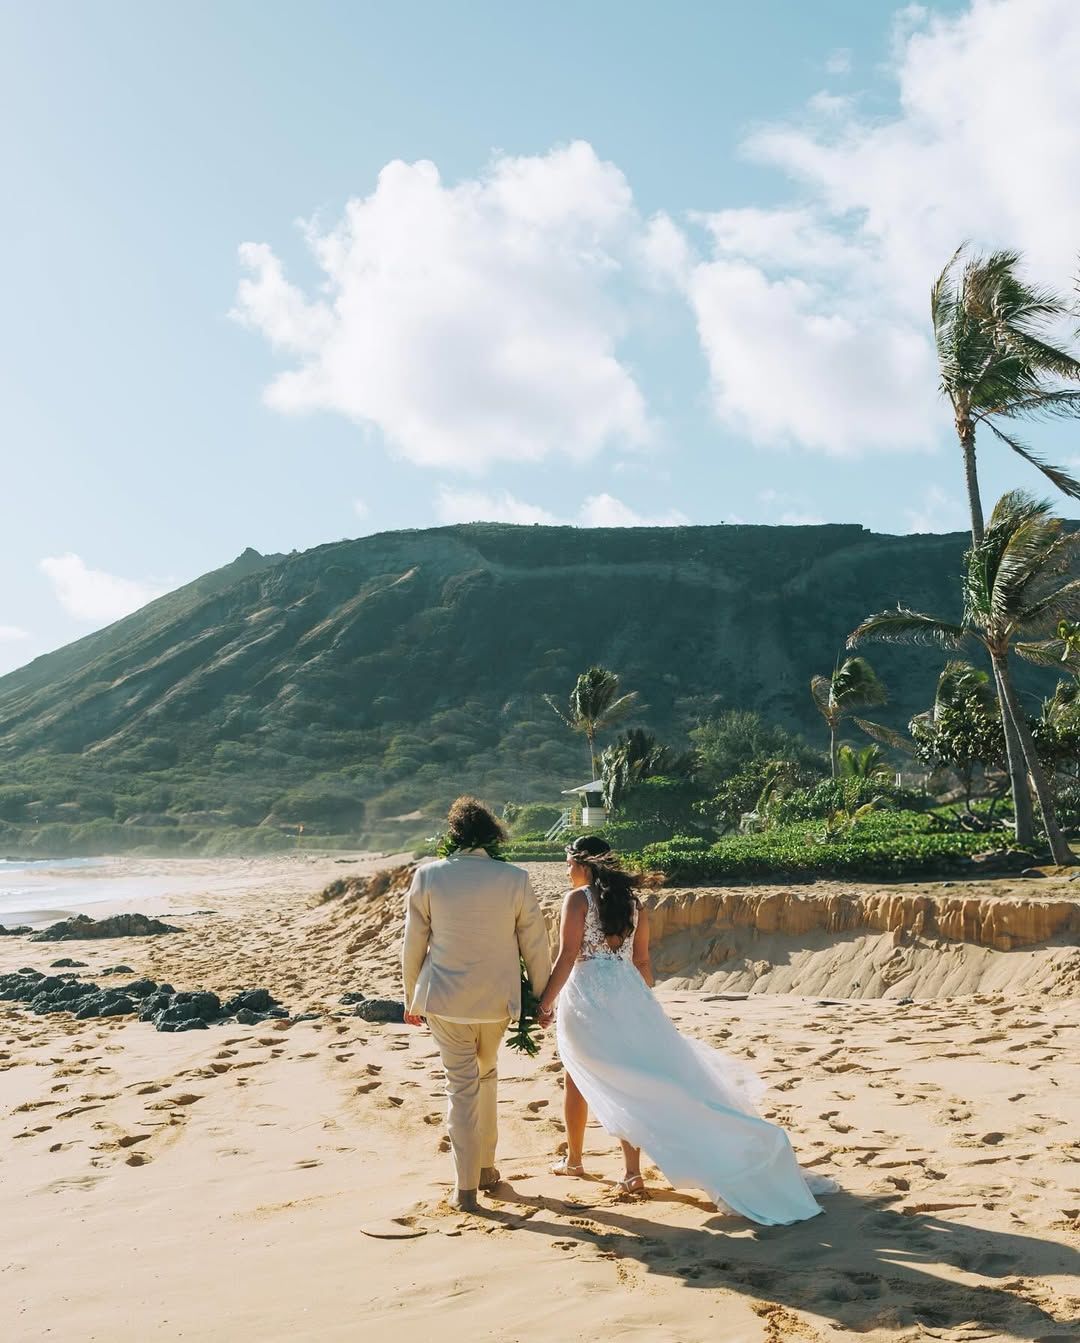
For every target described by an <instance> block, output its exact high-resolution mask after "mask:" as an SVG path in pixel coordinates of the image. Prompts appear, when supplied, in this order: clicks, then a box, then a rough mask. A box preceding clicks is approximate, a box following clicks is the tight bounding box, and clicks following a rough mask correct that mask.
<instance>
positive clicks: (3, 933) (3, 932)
mask: <svg viewBox="0 0 1080 1343" xmlns="http://www.w3.org/2000/svg"><path fill="white" fill-rule="evenodd" d="M29 931H30V925H29V924H26V923H20V924H19V925H18V927H17V928H5V927H4V925H3V924H2V923H0V937H22V935H23V934H24V933H28V932H29Z"/></svg>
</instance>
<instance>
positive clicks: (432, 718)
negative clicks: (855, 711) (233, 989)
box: [0, 524, 1054, 855]
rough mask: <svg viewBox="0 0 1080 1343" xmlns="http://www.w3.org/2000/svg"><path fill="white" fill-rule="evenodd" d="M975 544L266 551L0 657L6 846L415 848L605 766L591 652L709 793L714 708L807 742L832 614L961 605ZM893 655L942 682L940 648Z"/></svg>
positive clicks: (657, 541)
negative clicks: (51, 643)
mask: <svg viewBox="0 0 1080 1343" xmlns="http://www.w3.org/2000/svg"><path fill="white" fill-rule="evenodd" d="M962 552H963V540H962V538H958V537H955V536H954V537H929V536H913V537H885V536H873V535H871V534H870V533H869V532H867V531H865V530H864V529H863V528H861V527H858V526H821V527H790V528H784V529H783V530H782V532H779V533H778V532H777V531H776V530H775V529H772V528H768V527H745V526H738V527H734V526H732V527H681V528H655V529H653V528H650V529H642V530H633V531H628V530H624V529H603V530H596V531H588V532H580V531H576V530H573V529H569V528H551V527H512V526H504V525H497V524H492V525H475V526H463V527H449V528H441V529H435V530H431V531H425V532H403V533H392V534H387V535H384V536H373V537H365V538H362V539H361V540H357V541H348V542H341V543H338V544H335V545H328V546H322V547H319V548H317V549H316V550H311V551H306V552H304V553H302V554H295V555H289V556H271V557H266V558H264V557H262V556H258V555H256V554H255V553H254V552H246V553H245V555H244V556H241V558H240V559H239V560H237V561H236V562H234V564H232V565H229V566H226V567H225V568H224V569H222V570H218V571H216V572H215V573H213V574H208V575H206V576H205V577H204V578H202V579H200V580H198V581H197V582H196V583H193V584H189V585H188V586H187V587H185V588H181V589H179V590H178V591H177V592H174V593H170V594H169V595H168V596H166V597H162V598H160V599H159V600H158V601H155V602H152V603H150V605H148V606H146V607H144V608H143V609H142V610H140V611H138V612H136V613H135V614H134V615H131V616H128V617H127V618H125V619H124V620H122V621H120V622H118V623H117V624H115V625H113V626H110V627H109V628H108V629H105V630H102V631H100V632H98V633H95V634H93V635H90V636H88V637H87V638H85V639H82V640H80V641H79V642H78V643H76V644H72V645H70V646H69V647H67V648H63V649H60V650H59V651H57V652H55V653H51V654H48V655H47V656H45V657H42V658H38V659H37V660H36V661H34V662H33V663H31V664H29V665H28V666H27V667H24V668H22V669H20V670H19V671H17V672H14V673H11V674H10V675H8V676H5V677H2V678H0V853H8V854H20V853H35V854H57V855H61V854H69V853H78V852H95V853H96V852H103V851H117V850H137V851H140V852H167V851H180V852H184V853H193V852H199V851H204V852H205V851H244V850H246V851H251V852H262V851H265V850H276V849H281V848H285V849H287V848H289V847H290V846H292V845H295V844H296V842H297V831H298V828H299V826H300V825H303V826H304V834H303V839H302V840H301V843H302V845H303V846H322V845H327V846H330V845H337V844H339V843H340V842H342V840H343V839H344V840H345V841H347V842H348V843H350V844H361V845H364V846H366V847H374V848H380V849H386V850H398V849H403V848H408V847H410V846H411V845H412V844H414V843H417V842H419V841H422V840H423V838H424V837H425V836H427V835H430V834H432V833H433V832H434V830H435V829H436V828H437V826H438V822H439V819H440V816H441V815H443V814H445V808H446V806H447V804H448V803H449V801H450V800H451V799H452V798H453V797H454V796H455V795H456V794H457V793H459V792H462V791H469V792H473V793H475V794H477V795H478V796H481V797H484V798H486V799H488V800H489V801H490V802H492V803H493V804H494V805H495V806H496V807H499V806H501V805H502V804H503V803H504V802H505V801H507V800H511V801H513V802H514V803H517V804H519V805H528V804H533V803H537V804H540V803H542V804H544V805H545V806H548V807H551V806H553V805H557V804H559V803H560V802H561V801H562V799H561V793H562V790H563V789H564V788H567V787H569V786H571V785H573V784H577V783H580V782H583V779H582V774H583V763H584V762H583V761H582V760H581V758H580V755H579V748H578V745H577V743H576V741H575V737H574V735H572V734H571V733H570V732H566V731H564V730H560V728H559V726H558V723H557V722H556V720H555V719H554V717H553V715H552V712H551V709H550V708H549V707H548V705H547V703H546V702H545V700H544V695H545V694H546V693H551V692H552V691H553V690H555V689H557V688H558V687H559V686H560V685H570V686H572V685H573V684H574V682H575V678H576V676H577V674H578V671H579V669H580V668H581V667H584V666H589V665H590V664H593V663H597V664H599V665H601V666H610V667H617V668H618V673H619V676H620V678H621V681H622V684H623V685H624V686H625V685H629V686H632V687H634V689H635V690H636V691H638V692H639V693H640V700H639V701H637V704H638V708H637V709H636V710H635V712H639V713H641V714H642V719H643V721H642V724H641V725H642V726H647V727H648V729H649V730H650V732H651V733H654V734H655V735H656V738H657V739H658V740H660V741H663V742H667V743H671V745H672V750H673V752H674V753H675V754H676V755H677V756H678V755H685V754H686V751H687V746H688V745H691V746H693V747H694V748H695V749H696V750H697V751H698V752H699V753H700V758H701V769H702V774H701V785H702V790H703V794H704V795H705V796H708V795H709V791H710V790H711V789H713V788H714V785H715V786H718V784H719V780H720V777H721V774H722V769H723V762H722V760H721V759H720V755H719V753H720V752H721V751H722V750H724V749H727V747H726V746H725V743H727V746H730V744H731V739H732V736H733V734H732V732H731V730H730V726H731V725H730V723H726V724H723V725H721V727H720V728H716V727H715V724H716V722H717V721H718V720H720V719H722V718H723V717H724V716H725V715H727V714H730V713H732V712H741V711H746V712H755V711H756V712H757V713H758V714H759V716H760V722H759V725H758V728H757V731H758V732H759V735H760V734H764V735H768V736H771V737H772V738H773V739H774V740H775V742H776V743H777V747H776V753H777V754H783V753H784V751H783V750H782V749H781V747H780V745H779V743H781V742H783V741H786V740H788V739H795V738H797V737H798V736H799V734H800V732H806V731H808V730H810V729H811V727H812V725H813V721H814V718H815V717H816V715H815V713H814V709H813V706H812V704H811V703H810V701H809V697H807V696H805V695H803V694H800V693H799V689H798V687H799V686H800V685H805V684H806V682H807V681H808V680H809V678H810V675H811V673H812V671H813V670H814V668H815V666H820V665H821V664H822V662H823V661H825V660H829V661H831V659H832V655H833V652H832V650H833V647H834V643H833V639H834V635H835V632H836V631H837V630H843V629H847V628H851V627H852V626H853V625H854V624H855V623H856V621H857V620H858V618H859V617H860V616H861V615H862V614H863V613H864V612H865V611H866V610H869V609H872V607H873V606H875V605H880V604H882V603H883V602H884V603H887V602H888V601H890V600H893V599H895V598H896V597H897V596H899V595H900V594H899V593H898V592H897V591H896V590H895V589H894V588H893V586H892V583H893V577H894V575H896V574H898V573H902V574H904V575H905V576H912V578H913V581H914V582H915V583H916V584H917V590H919V591H921V592H924V593H925V594H927V595H926V600H927V602H930V601H937V602H940V603H941V604H942V605H943V606H945V607H947V606H948V603H949V600H950V597H951V596H952V593H953V583H952V581H951V580H950V578H949V574H950V572H958V570H959V565H960V559H961V555H962ZM808 585H809V587H808ZM578 589H587V590H595V591H598V592H599V593H600V594H601V598H602V605H603V612H604V618H603V619H602V620H599V621H594V622H591V623H590V624H589V625H588V627H587V628H582V627H581V625H580V622H575V621H574V620H572V619H568V617H567V612H568V610H569V609H571V608H572V603H570V604H569V605H568V602H567V594H568V593H572V592H574V591H576V590H578ZM809 594H814V595H813V596H812V597H811V596H810V595H809ZM818 594H824V595H818ZM766 664H767V671H766V670H765V667H766ZM880 671H881V673H882V675H883V676H884V677H885V678H886V679H887V680H888V683H889V685H890V687H891V688H892V690H893V693H894V697H895V698H896V700H897V701H900V702H902V703H907V704H916V705H918V704H925V703H926V702H927V701H928V697H929V692H930V689H931V687H932V684H933V675H934V671H933V669H928V668H927V667H926V666H925V665H924V663H923V661H922V660H921V658H920V657H919V656H918V655H917V654H916V653H914V652H912V651H911V650H908V649H898V650H895V651H894V650H887V651H886V653H885V655H884V656H883V657H882V658H881V660H880ZM1034 676H1035V678H1039V677H1044V678H1045V680H1039V679H1034V680H1032V681H1031V682H1030V683H1029V688H1037V689H1039V690H1041V691H1042V693H1043V694H1044V695H1049V694H1050V693H1051V691H1052V688H1053V679H1054V678H1053V677H1051V676H1048V675H1047V674H1046V673H1040V672H1038V671H1036V672H1035V673H1034ZM615 698H616V700H617V699H619V698H622V692H621V691H620V693H619V694H618V695H617V696H616V697H615ZM641 701H646V702H647V704H648V710H647V711H645V710H642V709H641V708H640V703H641ZM899 712H901V711H898V713H899ZM886 722H887V723H891V722H892V720H891V719H889V718H888V716H887V715H886ZM637 725H638V724H634V723H632V722H631V721H630V720H627V722H626V723H625V724H624V726H625V727H627V728H629V727H631V726H637ZM895 726H896V728H897V730H899V729H900V728H902V726H903V719H902V717H898V718H897V719H896V722H895ZM690 733H693V734H694V740H693V741H692V742H688V734H690ZM735 735H737V734H735ZM599 744H603V736H602V735H601V739H600V743H599ZM801 749H803V750H804V751H806V752H807V753H808V754H809V755H817V757H818V759H819V760H820V753H815V752H812V751H810V749H809V748H808V747H806V746H805V743H804V745H803V747H802V748H801ZM664 768H665V769H667V768H668V766H666V765H665V766H664ZM665 777H674V776H672V775H670V774H667V775H665ZM691 820H692V821H693V823H695V824H698V825H700V826H703V827H705V826H707V825H708V823H709V822H708V818H707V817H704V816H700V815H697V814H696V813H695V814H693V815H692V817H691ZM95 823H97V824H95ZM88 826H95V828H94V829H92V830H88V829H87V828H86V827H88ZM106 826H107V827H109V828H106Z"/></svg>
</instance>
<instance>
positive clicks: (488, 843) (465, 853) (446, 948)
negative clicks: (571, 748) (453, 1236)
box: [401, 797, 551, 1212]
mask: <svg viewBox="0 0 1080 1343" xmlns="http://www.w3.org/2000/svg"><path fill="white" fill-rule="evenodd" d="M447 835H448V839H449V842H450V846H451V848H452V850H453V852H452V853H451V855H450V857H448V858H443V859H441V860H439V861H438V862H434V863H428V864H426V865H425V866H423V867H419V868H417V870H416V874H415V875H414V877H413V882H412V886H411V887H410V888H409V894H408V896H407V897H406V906H405V936H404V940H403V943H402V949H401V968H402V973H403V977H404V981H405V998H404V1002H405V1020H406V1021H407V1022H408V1023H409V1024H410V1025H411V1026H419V1025H421V1024H422V1022H423V1021H424V1019H426V1020H427V1023H428V1025H429V1026H430V1028H431V1033H432V1035H434V1037H435V1041H436V1043H437V1044H438V1046H439V1052H440V1053H441V1054H442V1061H443V1067H444V1068H445V1070H446V1095H447V1125H448V1127H449V1129H450V1143H451V1146H452V1148H453V1152H454V1165H455V1168H456V1172H457V1187H456V1189H455V1192H454V1199H453V1202H454V1204H455V1206H456V1207H458V1208H461V1209H462V1211H465V1212H472V1211H475V1209H476V1207H477V1190H478V1189H491V1188H493V1187H494V1186H495V1185H497V1184H498V1183H499V1178H500V1177H499V1172H498V1170H496V1169H495V1144H496V1141H497V1137H498V1133H497V1121H496V1089H497V1086H498V1075H497V1072H496V1066H495V1061H496V1056H497V1055H498V1052H499V1044H500V1043H501V1041H502V1038H503V1035H504V1034H505V1032H506V1028H507V1026H508V1025H509V1024H510V1020H511V1018H512V1017H516V1016H518V1015H519V1013H520V1011H521V972H520V966H519V964H518V955H519V953H520V955H521V956H522V957H523V958H524V960H525V966H526V969H527V970H528V972H529V979H530V981H531V983H532V986H533V989H534V991H535V992H536V993H537V994H540V993H543V991H544V989H545V988H546V986H547V982H548V978H549V976H550V974H551V951H550V947H549V943H548V933H547V926H546V924H545V923H544V916H543V915H542V914H541V912H540V905H539V903H538V902H537V899H536V895H535V893H534V892H533V889H532V886H531V884H530V882H529V874H528V873H527V872H525V871H524V870H523V869H522V868H520V867H513V866H512V865H511V864H510V863H503V862H498V861H495V860H493V859H492V858H491V856H490V853H489V852H488V850H489V849H490V848H493V847H494V846H495V845H496V844H497V843H498V842H499V840H501V839H502V837H503V832H502V827H501V826H500V825H499V822H498V821H497V820H496V819H495V817H494V816H493V815H492V814H491V812H490V811H488V809H487V808H486V807H485V806H484V805H483V804H482V803H481V802H478V801H477V800H476V798H473V797H459V798H458V800H457V801H456V802H455V803H454V805H453V806H452V807H451V808H450V814H449V816H448V817H447Z"/></svg>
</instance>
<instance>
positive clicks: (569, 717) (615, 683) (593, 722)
mask: <svg viewBox="0 0 1080 1343" xmlns="http://www.w3.org/2000/svg"><path fill="white" fill-rule="evenodd" d="M544 699H545V701H546V702H547V704H548V707H549V708H551V709H553V710H554V711H555V713H556V714H558V716H559V717H560V718H561V719H562V721H563V722H564V723H565V724H566V726H567V727H568V728H569V729H570V730H571V732H580V733H581V734H582V735H583V736H584V738H585V740H586V741H587V742H588V743H589V770H590V774H589V779H588V782H590V783H591V782H592V781H593V779H595V778H596V777H597V775H598V771H599V768H600V766H599V763H598V762H597V757H596V738H597V735H598V734H599V733H601V732H606V731H607V730H608V729H610V728H613V727H617V726H618V724H619V723H622V722H624V721H625V720H626V719H627V718H629V717H630V715H631V714H632V713H634V712H635V711H636V710H637V709H638V707H639V705H638V692H637V691H636V690H631V691H630V692H629V693H628V694H625V695H620V694H619V677H618V675H617V673H615V672H613V671H609V670H608V669H607V668H606V667H589V668H588V670H587V671H583V672H582V673H581V675H580V676H579V677H578V678H577V680H576V681H575V682H574V688H573V690H571V692H570V700H569V703H568V704H567V706H566V708H565V710H564V709H560V708H559V703H558V701H557V700H556V699H555V696H554V695H545V696H544Z"/></svg>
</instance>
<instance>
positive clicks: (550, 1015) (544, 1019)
mask: <svg viewBox="0 0 1080 1343" xmlns="http://www.w3.org/2000/svg"><path fill="white" fill-rule="evenodd" d="M536 1019H537V1021H538V1022H539V1023H540V1029H541V1030H545V1031H546V1030H547V1028H548V1027H549V1026H550V1025H551V1023H552V1022H553V1021H554V1020H555V1009H554V1008H553V1007H544V1006H543V1004H541V1005H540V1006H539V1007H538V1008H537V1009H536Z"/></svg>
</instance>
